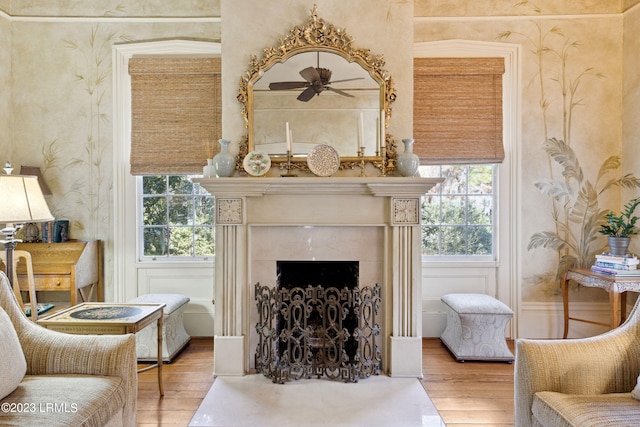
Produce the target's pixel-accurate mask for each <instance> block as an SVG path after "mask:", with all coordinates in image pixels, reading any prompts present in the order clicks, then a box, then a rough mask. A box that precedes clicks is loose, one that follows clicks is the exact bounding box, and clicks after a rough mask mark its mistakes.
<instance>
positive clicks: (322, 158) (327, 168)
mask: <svg viewBox="0 0 640 427" xmlns="http://www.w3.org/2000/svg"><path fill="white" fill-rule="evenodd" d="M307 165H309V170H310V171H311V172H313V173H314V174H316V175H318V176H331V175H333V174H334V173H336V172H337V171H338V169H339V168H340V156H339V155H338V152H337V151H336V150H335V148H333V147H332V146H330V145H325V144H321V145H317V146H316V147H315V148H314V149H313V150H311V152H310V153H309V154H308V155H307Z"/></svg>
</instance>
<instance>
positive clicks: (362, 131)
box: [359, 112, 364, 148]
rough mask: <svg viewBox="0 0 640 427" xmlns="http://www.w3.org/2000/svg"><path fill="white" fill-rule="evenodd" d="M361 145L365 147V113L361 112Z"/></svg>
mask: <svg viewBox="0 0 640 427" xmlns="http://www.w3.org/2000/svg"><path fill="white" fill-rule="evenodd" d="M359 129H360V147H361V148H364V113H363V112H360V128H359Z"/></svg>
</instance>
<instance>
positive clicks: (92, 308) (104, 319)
mask: <svg viewBox="0 0 640 427" xmlns="http://www.w3.org/2000/svg"><path fill="white" fill-rule="evenodd" d="M164 307H165V304H115V303H108V302H103V303H98V302H92V303H82V304H78V305H76V306H73V307H70V308H67V309H66V310H63V311H59V312H57V313H54V314H52V315H51V316H48V317H45V318H43V319H38V324H39V325H41V326H44V327H45V328H47V329H52V330H54V331H58V332H65V333H68V334H86V335H91V334H94V335H122V334H135V333H137V332H140V331H141V330H142V329H144V328H145V327H147V326H149V325H150V324H151V323H153V322H157V325H158V361H157V363H156V364H154V365H151V366H147V367H145V368H142V369H140V370H138V372H142V371H146V370H148V369H151V368H155V367H157V368H158V389H159V391H160V395H161V396H164V388H163V386H162V315H163V310H164Z"/></svg>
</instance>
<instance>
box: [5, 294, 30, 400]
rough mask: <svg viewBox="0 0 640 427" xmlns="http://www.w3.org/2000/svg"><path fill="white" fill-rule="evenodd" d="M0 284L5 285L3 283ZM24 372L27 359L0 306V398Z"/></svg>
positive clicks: (11, 388)
mask: <svg viewBox="0 0 640 427" xmlns="http://www.w3.org/2000/svg"><path fill="white" fill-rule="evenodd" d="M0 285H1V286H5V285H4V283H0ZM26 372H27V361H26V360H25V358H24V353H23V352H22V347H21V346H20V341H18V335H17V334H16V330H15V329H14V328H13V323H11V319H9V316H8V315H7V313H5V311H4V310H3V309H2V307H0V379H2V380H1V381H0V399H3V398H4V397H5V396H7V395H8V394H10V393H11V392H12V391H13V390H15V389H16V388H17V387H18V384H20V382H21V381H22V379H23V378H24V375H25V373H26Z"/></svg>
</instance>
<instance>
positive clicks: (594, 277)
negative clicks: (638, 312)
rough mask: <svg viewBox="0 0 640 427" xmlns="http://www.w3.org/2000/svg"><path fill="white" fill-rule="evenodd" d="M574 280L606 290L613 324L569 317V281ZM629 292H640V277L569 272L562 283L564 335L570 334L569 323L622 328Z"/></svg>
mask: <svg viewBox="0 0 640 427" xmlns="http://www.w3.org/2000/svg"><path fill="white" fill-rule="evenodd" d="M570 280H574V281H576V282H578V283H580V284H581V285H583V286H587V287H590V288H600V289H604V290H605V291H607V292H608V293H609V305H610V306H611V323H602V322H595V321H593V320H586V319H578V318H576V317H570V316H569V281H570ZM627 291H631V292H640V276H625V277H621V276H609V275H607V274H599V273H594V272H593V271H591V270H586V269H574V268H571V269H569V270H567V272H566V273H565V276H564V280H563V281H562V302H563V305H564V334H563V336H562V338H567V335H568V334H569V321H570V320H575V321H578V322H586V323H592V324H594V325H602V326H610V327H611V328H612V329H613V328H617V327H618V326H620V323H622V322H623V321H624V320H625V318H626V311H627V294H626V292H627Z"/></svg>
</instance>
